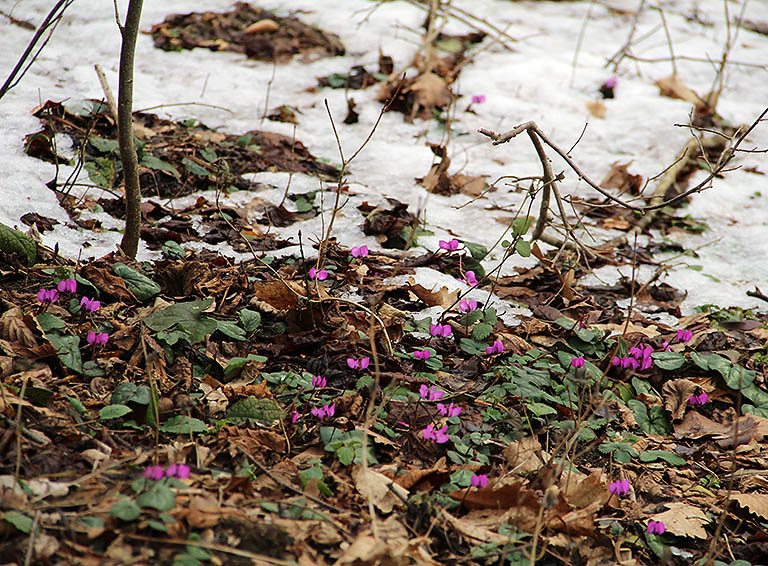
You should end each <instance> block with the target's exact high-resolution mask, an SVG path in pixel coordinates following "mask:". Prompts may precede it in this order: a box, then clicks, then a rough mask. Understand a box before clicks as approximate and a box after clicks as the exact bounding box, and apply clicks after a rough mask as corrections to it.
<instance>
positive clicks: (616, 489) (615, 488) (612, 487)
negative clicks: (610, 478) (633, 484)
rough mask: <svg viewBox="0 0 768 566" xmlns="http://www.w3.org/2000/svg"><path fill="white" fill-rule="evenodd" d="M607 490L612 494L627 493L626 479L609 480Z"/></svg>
mask: <svg viewBox="0 0 768 566" xmlns="http://www.w3.org/2000/svg"><path fill="white" fill-rule="evenodd" d="M608 491H609V492H611V493H612V494H613V495H617V496H621V495H626V494H627V493H629V481H628V480H618V481H614V482H611V483H610V484H609V485H608Z"/></svg>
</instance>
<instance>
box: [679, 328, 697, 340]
mask: <svg viewBox="0 0 768 566" xmlns="http://www.w3.org/2000/svg"><path fill="white" fill-rule="evenodd" d="M692 338H693V332H691V331H690V330H678V331H677V341H678V342H690V341H691V339H692Z"/></svg>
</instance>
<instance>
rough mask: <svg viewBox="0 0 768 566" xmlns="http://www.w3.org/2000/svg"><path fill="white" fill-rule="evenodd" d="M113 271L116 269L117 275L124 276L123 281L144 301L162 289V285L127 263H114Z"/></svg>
mask: <svg viewBox="0 0 768 566" xmlns="http://www.w3.org/2000/svg"><path fill="white" fill-rule="evenodd" d="M112 271H114V272H115V274H116V275H119V276H120V277H122V279H123V281H125V284H126V285H127V286H128V290H129V291H130V292H131V293H133V294H134V295H135V296H136V298H137V299H139V300H140V301H142V302H144V301H148V300H149V299H151V298H152V297H154V296H155V295H157V294H158V293H159V292H160V291H162V289H160V285H158V284H157V283H155V282H154V281H152V280H151V279H150V278H149V277H147V276H146V275H144V274H143V273H139V272H138V271H136V270H135V269H131V268H130V267H128V266H127V265H125V264H122V263H116V264H114V265H113V266H112Z"/></svg>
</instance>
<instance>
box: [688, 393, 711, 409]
mask: <svg viewBox="0 0 768 566" xmlns="http://www.w3.org/2000/svg"><path fill="white" fill-rule="evenodd" d="M708 401H709V395H707V394H706V393H702V394H701V395H691V396H690V397H688V404H689V405H694V406H696V405H706V404H707V402H708Z"/></svg>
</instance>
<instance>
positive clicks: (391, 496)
mask: <svg viewBox="0 0 768 566" xmlns="http://www.w3.org/2000/svg"><path fill="white" fill-rule="evenodd" d="M352 479H354V480H355V487H356V488H357V491H359V492H360V493H361V494H362V495H363V497H365V498H366V499H370V500H371V502H373V504H374V505H375V506H376V507H377V508H378V509H379V511H381V512H382V513H391V512H392V509H394V508H395V506H398V507H399V506H402V505H403V502H404V501H405V500H407V499H408V495H409V494H408V490H407V489H405V488H404V487H403V486H401V485H398V484H396V483H394V482H393V481H392V480H391V479H389V478H388V477H387V476H385V475H384V474H382V473H379V472H377V471H375V470H372V469H370V468H364V467H363V466H356V467H355V468H354V470H353V471H352Z"/></svg>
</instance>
